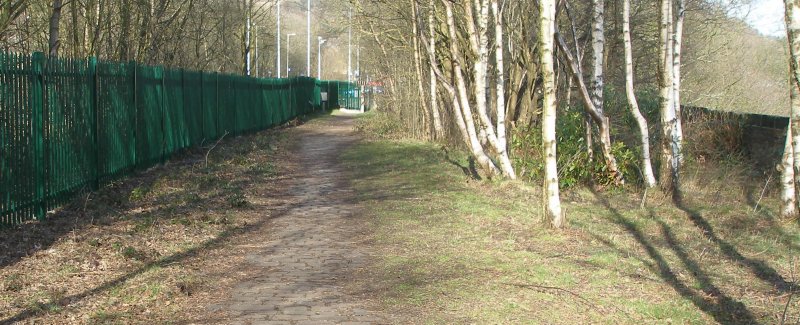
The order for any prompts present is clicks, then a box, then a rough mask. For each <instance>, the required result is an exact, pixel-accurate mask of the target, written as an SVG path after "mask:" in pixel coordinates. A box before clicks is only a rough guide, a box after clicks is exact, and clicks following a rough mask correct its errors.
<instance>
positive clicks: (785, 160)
mask: <svg viewBox="0 0 800 325" xmlns="http://www.w3.org/2000/svg"><path fill="white" fill-rule="evenodd" d="M793 155H794V147H792V125H791V124H789V126H788V127H787V128H786V140H785V141H784V147H783V155H782V157H781V163H780V165H778V169H779V170H780V172H781V216H782V217H785V218H788V217H794V216H796V215H797V197H796V194H795V193H796V185H795V182H794V160H793Z"/></svg>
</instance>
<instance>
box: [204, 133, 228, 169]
mask: <svg viewBox="0 0 800 325" xmlns="http://www.w3.org/2000/svg"><path fill="white" fill-rule="evenodd" d="M226 135H228V131H225V134H223V135H222V137H220V138H219V140H217V142H216V143H214V145H213V146H211V148H210V149H208V151H207V152H206V169H208V155H209V154H211V150H214V148H216V147H217V145H218V144H219V143H220V141H222V139H225V136H226Z"/></svg>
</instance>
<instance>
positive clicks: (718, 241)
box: [675, 199, 798, 293]
mask: <svg viewBox="0 0 800 325" xmlns="http://www.w3.org/2000/svg"><path fill="white" fill-rule="evenodd" d="M675 206H676V207H677V208H678V209H680V210H681V211H683V212H684V213H686V216H687V217H688V218H689V221H691V222H692V224H694V226H695V227H697V228H698V229H699V230H700V231H701V232H702V233H703V237H705V238H706V239H708V240H709V241H711V242H713V243H714V244H715V245H717V246H718V247H719V249H720V252H722V254H723V255H724V256H725V258H727V259H728V260H730V261H732V262H734V263H736V264H739V265H740V266H742V267H744V268H746V269H748V270H749V271H750V273H752V274H753V275H754V276H756V277H757V278H759V279H761V280H762V281H764V282H766V283H768V284H769V285H771V286H772V287H773V288H774V289H775V290H777V291H778V292H781V293H784V292H788V291H794V290H798V286H797V284H796V283H794V282H791V281H786V279H785V278H784V277H783V276H782V275H780V274H779V273H778V271H776V270H775V269H774V268H772V267H770V266H769V265H768V264H767V263H765V262H764V261H761V260H757V259H752V258H748V257H745V256H744V255H742V253H740V252H739V251H738V250H737V249H736V247H735V246H733V245H732V244H730V243H729V242H727V241H725V240H724V239H722V238H720V237H719V236H717V234H716V232H715V231H714V228H713V227H712V226H711V224H709V223H708V221H706V219H705V218H703V216H702V214H701V213H700V212H699V211H698V210H696V209H693V208H690V207H688V205H687V204H686V203H685V200H682V199H678V200H675Z"/></svg>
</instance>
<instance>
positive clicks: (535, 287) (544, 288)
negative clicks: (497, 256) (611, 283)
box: [504, 283, 633, 320]
mask: <svg viewBox="0 0 800 325" xmlns="http://www.w3.org/2000/svg"><path fill="white" fill-rule="evenodd" d="M504 284H506V285H511V286H515V287H520V288H525V289H533V290H536V291H539V292H543V293H544V292H546V291H547V290H551V291H557V292H561V293H566V294H568V295H570V296H573V297H575V298H578V300H580V301H581V302H583V303H584V304H585V305H587V306H589V307H591V308H592V309H594V310H596V311H598V312H600V313H603V308H602V307H601V306H599V305H597V304H595V303H593V302H591V301H589V299H586V298H584V297H583V296H581V295H579V294H577V293H575V292H572V291H570V290H567V289H564V288H560V287H552V286H545V285H538V284H524V283H504ZM612 307H613V308H614V309H616V310H617V311H618V312H620V313H622V314H623V315H625V317H628V319H631V320H633V317H631V315H629V314H628V313H627V312H625V311H624V310H622V309H619V308H617V307H615V306H612Z"/></svg>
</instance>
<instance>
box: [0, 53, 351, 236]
mask: <svg viewBox="0 0 800 325" xmlns="http://www.w3.org/2000/svg"><path fill="white" fill-rule="evenodd" d="M353 87H354V86H353V85H351V84H348V83H342V82H338V81H320V80H316V79H313V78H305V77H297V78H291V79H258V78H250V77H244V76H236V75H229V74H220V73H210V72H200V71H188V70H180V69H165V68H163V67H159V66H144V65H139V64H137V63H135V62H130V63H113V62H100V61H98V60H96V59H95V58H89V59H86V60H81V59H62V58H58V59H56V58H47V57H45V55H44V54H42V53H34V54H33V55H20V54H12V53H0V224H17V223H22V222H25V221H27V220H31V219H34V218H37V219H42V218H44V217H45V215H46V211H49V210H52V209H54V208H56V207H58V206H59V205H61V204H64V203H65V202H66V201H67V200H69V199H71V198H72V197H73V196H74V195H75V194H76V193H78V192H80V191H82V190H84V189H92V190H96V189H97V188H98V187H99V186H100V185H101V184H104V183H106V182H108V181H110V180H112V179H114V178H116V177H120V176H124V175H126V174H128V173H130V172H132V171H134V170H141V169H145V168H148V167H151V166H153V165H156V164H159V163H163V162H164V161H165V160H167V159H168V158H169V157H170V156H171V155H172V154H173V153H175V152H178V151H180V150H182V149H186V148H189V147H192V146H198V145H201V144H204V143H210V142H211V141H215V140H216V139H218V138H220V137H222V136H223V135H224V134H226V133H228V134H231V135H233V136H236V135H241V134H246V133H249V132H254V131H259V130H263V129H267V128H270V127H273V126H275V125H279V124H282V123H285V122H287V121H289V120H291V119H293V118H295V117H297V116H300V115H304V114H308V113H311V112H312V111H314V110H318V109H320V108H322V107H323V103H322V102H321V100H320V93H321V92H323V91H326V92H328V94H331V93H332V92H333V93H335V94H336V96H335V97H333V98H331V97H329V102H331V100H333V101H332V102H331V104H329V105H328V106H329V108H338V107H352V106H350V105H351V102H355V100H354V99H352V98H348V97H347V96H348V95H349V94H348V93H344V94H343V93H342V92H341V89H342V88H353ZM329 96H330V95H329Z"/></svg>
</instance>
